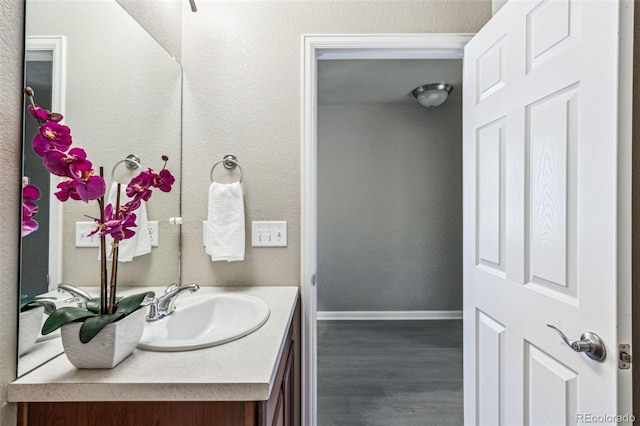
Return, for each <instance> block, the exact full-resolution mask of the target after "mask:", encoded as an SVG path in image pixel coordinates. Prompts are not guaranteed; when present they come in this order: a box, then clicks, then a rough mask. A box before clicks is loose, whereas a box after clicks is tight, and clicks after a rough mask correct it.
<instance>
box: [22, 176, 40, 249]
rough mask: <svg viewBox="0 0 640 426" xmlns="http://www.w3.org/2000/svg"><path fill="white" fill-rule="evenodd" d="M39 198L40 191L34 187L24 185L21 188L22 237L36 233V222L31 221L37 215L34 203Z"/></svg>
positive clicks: (36, 206) (36, 207)
mask: <svg viewBox="0 0 640 426" xmlns="http://www.w3.org/2000/svg"><path fill="white" fill-rule="evenodd" d="M39 198H40V190H39V189H38V187H37V186H35V185H28V184H27V185H25V186H24V187H23V188H22V236H23V237H25V236H27V235H29V234H31V233H32V232H34V231H36V230H37V229H38V227H39V225H38V222H37V221H36V220H35V219H33V216H35V214H36V213H38V205H37V204H36V203H35V202H36V200H38V199H39Z"/></svg>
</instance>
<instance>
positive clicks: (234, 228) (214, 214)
mask: <svg viewBox="0 0 640 426" xmlns="http://www.w3.org/2000/svg"><path fill="white" fill-rule="evenodd" d="M244 245H245V243H244V199H243V195H242V185H241V184H240V182H235V183H229V184H222V183H216V182H213V183H212V184H211V185H210V186H209V214H208V216H207V234H206V241H205V246H206V253H207V254H208V255H210V256H211V260H212V261H214V262H215V261H219V260H226V261H227V262H235V261H239V260H244Z"/></svg>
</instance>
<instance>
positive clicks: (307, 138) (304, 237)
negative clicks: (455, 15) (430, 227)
mask: <svg viewBox="0 0 640 426" xmlns="http://www.w3.org/2000/svg"><path fill="white" fill-rule="evenodd" d="M473 35H474V34H467V33H465V34H460V33H454V34H447V33H440V34H358V35H353V34H351V35H303V36H302V129H301V131H302V134H301V141H302V143H301V174H302V187H301V197H302V200H301V201H302V206H301V242H300V245H301V284H300V291H301V298H302V365H301V372H302V400H301V402H302V424H304V425H307V426H316V424H317V359H316V355H317V336H316V321H317V318H316V313H317V303H316V302H317V300H316V298H317V289H316V285H315V284H316V279H315V274H316V270H317V142H318V141H317V134H318V122H317V112H318V98H317V83H318V75H317V70H318V60H348V59H463V56H464V46H465V45H466V44H467V42H468V41H469V40H470V39H471V38H472V37H473Z"/></svg>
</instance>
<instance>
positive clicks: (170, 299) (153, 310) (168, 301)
mask: <svg viewBox="0 0 640 426" xmlns="http://www.w3.org/2000/svg"><path fill="white" fill-rule="evenodd" d="M198 290H200V286H199V285H198V284H197V283H193V284H187V285H184V286H180V285H178V284H171V285H170V286H169V287H167V288H166V290H165V291H164V294H163V295H162V296H160V297H159V298H157V299H154V301H153V302H151V304H149V313H148V314H147V321H156V320H159V319H162V318H164V317H166V316H167V315H171V313H172V312H173V311H175V309H176V306H175V303H176V299H177V298H178V296H180V295H181V294H182V293H184V292H186V291H189V292H191V293H195V292H196V291H198Z"/></svg>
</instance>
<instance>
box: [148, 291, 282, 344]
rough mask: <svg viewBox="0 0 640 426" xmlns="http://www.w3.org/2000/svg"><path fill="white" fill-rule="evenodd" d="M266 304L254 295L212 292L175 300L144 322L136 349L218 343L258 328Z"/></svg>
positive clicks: (265, 314) (264, 315)
mask: <svg viewBox="0 0 640 426" xmlns="http://www.w3.org/2000/svg"><path fill="white" fill-rule="evenodd" d="M268 318H269V306H267V304H266V303H265V302H264V301H263V300H261V299H258V298H257V297H253V296H247V295H244V294H233V293H215V294H207V295H197V296H193V297H185V298H182V299H178V301H177V302H176V310H175V311H174V312H173V313H172V314H171V315H169V316H167V317H165V318H163V319H161V320H158V321H153V322H148V323H147V325H146V327H145V329H144V333H143V335H142V339H140V343H138V348H141V349H147V350H151V351H186V350H191V349H201V348H207V347H209V346H216V345H222V344H224V343H228V342H231V341H232V340H236V339H239V338H241V337H243V336H246V335H247V334H250V333H253V332H254V331H256V330H257V329H259V328H260V327H261V326H262V324H264V323H265V322H266V321H267V319H268Z"/></svg>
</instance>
